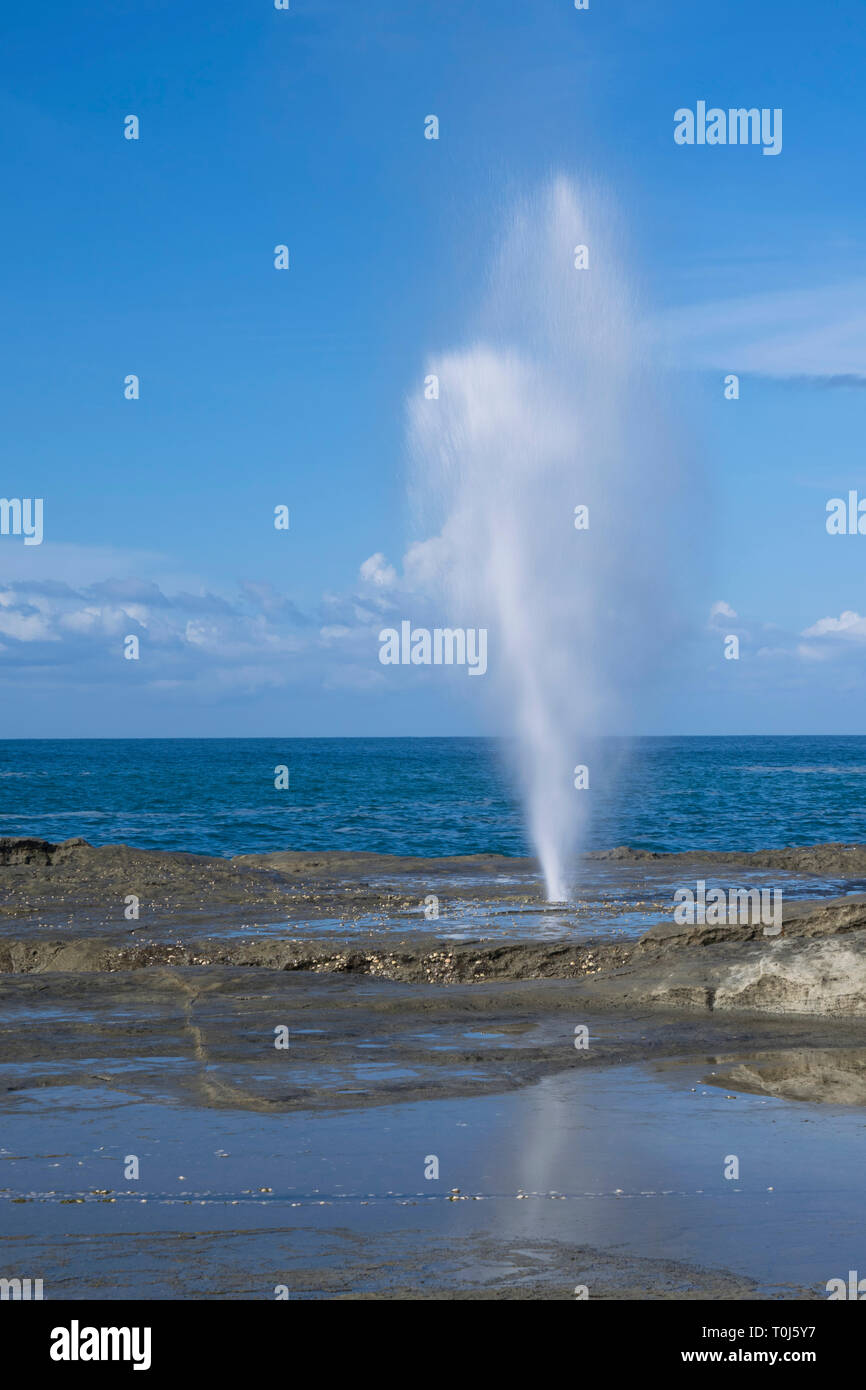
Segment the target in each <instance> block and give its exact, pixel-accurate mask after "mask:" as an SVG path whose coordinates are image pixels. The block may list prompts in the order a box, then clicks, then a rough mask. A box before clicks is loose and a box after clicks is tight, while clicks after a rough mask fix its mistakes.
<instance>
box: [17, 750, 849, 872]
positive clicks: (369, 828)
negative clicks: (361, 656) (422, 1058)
mask: <svg viewBox="0 0 866 1390" xmlns="http://www.w3.org/2000/svg"><path fill="white" fill-rule="evenodd" d="M578 761H580V762H586V763H588V765H589V766H590V787H589V789H588V791H580V792H578V791H575V793H574V795H575V798H578V797H589V798H590V800H589V802H588V805H589V809H590V816H589V820H588V834H587V847H588V848H590V849H610V848H612V847H614V846H616V845H629V846H631V847H633V848H640V849H651V850H660V851H684V850H710V849H722V850H725V849H732V850H753V849H763V848H781V847H784V846H788V845H809V844H822V843H826V842H829V841H834V840H843V841H862V840H866V809H864V795H866V781H864V774H866V737H860V736H850V737H838V738H837V737H813V736H808V737H774V736H760V737H758V736H755V737H734V738H731V737H728V738H680V737H677V738H647V739H636V740H630V741H627V742H626V741H624V740H623V741H620V740H606V741H605V742H604V745H603V746H602V747H600V748H598V749H596V750H595V755H594V756H593V755H589V756H588V755H587V752H586V750H585V749H584V750H579V753H578V754H576V755H575V762H578ZM507 765H508V758H507V756H506V753H505V751H504V750H503V747H502V746H501V745H499V744H497V742H496V741H494V740H491V739H483V738H393V739H382V738H339V739H329V738H319V739H293V738H260V739H38V740H18V739H9V740H4V741H2V742H0V833H2V834H4V835H33V836H39V837H43V838H45V839H48V840H63V839H67V838H70V837H72V836H82V837H84V838H85V839H87V840H89V841H90V842H91V843H92V844H97V845H99V844H108V843H113V842H118V841H122V842H125V843H127V844H131V845H135V846H137V847H139V848H143V849H161V850H187V851H192V852H194V853H197V854H217V855H226V856H231V855H235V854H245V853H255V852H267V851H272V850H280V849H295V850H344V851H345V850H361V851H367V852H373V853H383V854H404V855H409V854H411V855H420V856H425V857H426V856H445V855H457V854H477V853H485V852H490V853H497V854H506V855H525V854H528V853H529V852H530V848H529V845H528V843H527V840H526V835H525V830H524V825H523V817H522V814H521V807H520V800H519V796H518V794H517V791H516V788H515V786H514V784H513V781H512V779H511V777H510V775H509V773H508V772H507V770H506V769H507ZM278 766H286V767H287V768H288V769H289V787H288V789H284V790H276V789H275V786H274V778H275V768H277V767H278ZM563 775H564V776H565V777H570V775H571V769H570V767H566V768H564V769H563ZM575 805H576V807H577V805H578V803H577V801H576V802H575Z"/></svg>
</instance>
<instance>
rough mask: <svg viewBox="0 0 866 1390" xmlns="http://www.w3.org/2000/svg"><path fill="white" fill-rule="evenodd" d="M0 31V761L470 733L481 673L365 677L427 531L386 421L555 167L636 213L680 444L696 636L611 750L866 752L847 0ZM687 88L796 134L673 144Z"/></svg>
mask: <svg viewBox="0 0 866 1390" xmlns="http://www.w3.org/2000/svg"><path fill="white" fill-rule="evenodd" d="M5 18H6V24H5V34H4V43H3V45H2V47H0V123H2V137H3V146H4V185H5V194H6V208H7V211H6V215H5V216H4V219H3V233H2V235H3V242H4V245H3V255H2V260H0V275H2V278H3V282H4V283H3V287H2V297H3V305H4V313H3V320H4V332H3V334H2V347H0V352H2V361H0V391H2V403H3V420H4V430H3V456H4V468H3V482H2V488H0V493H2V495H5V496H7V497H25V496H32V497H35V496H39V497H42V498H44V499H45V540H44V542H43V544H42V545H41V546H38V547H36V546H33V547H24V546H23V545H22V543H21V539H20V538H18V537H12V536H2V537H0V699H2V708H3V726H4V733H5V734H6V735H7V736H19V737H29V736H75V735H99V734H106V735H127V736H128V735H135V734H141V735H160V734H164V735H187V734H215V735H230V734H233V733H237V734H242V735H252V734H257V733H261V734H272V733H280V734H292V733H294V734H298V735H315V734H388V733H395V734H402V733H418V734H428V733H463V732H476V731H480V730H481V729H482V728H484V727H486V726H485V724H484V719H483V716H482V713H481V710H480V707H479V705H478V701H477V698H476V696H475V694H473V692H472V691H471V690H470V689H469V687H472V686H475V685H477V684H478V683H476V682H466V681H465V680H462V681H459V682H458V681H451V682H444V683H443V682H441V681H439V682H437V681H434V680H426V681H425V680H423V679H419V680H418V681H417V682H416V683H415V684H413V686H412V687H411V689H410V688H407V687H405V686H404V687H398V686H396V685H394V684H387V683H384V682H383V680H382V675H383V673H382V671H381V669H379V668H378V663H377V660H376V653H377V650H378V647H377V644H376V642H375V635H374V634H373V636H370V639H369V641H367V645H366V647H365V645H364V643H365V641H366V640H367V637H368V636H369V635H370V633H373V629H376V628H377V627H378V624H379V620H380V617H381V614H382V613H384V612H385V611H386V608H387V605H386V603H385V597H386V595H385V590H386V589H387V585H384V584H382V583H381V582H379V583H377V582H376V580H375V578H374V579H373V580H371V579H370V578H369V575H370V574H373V575H374V576H377V577H378V578H379V580H380V581H381V579H382V576H383V574H386V573H388V571H387V568H386V566H396V568H397V571H398V573H399V570H400V562H401V557H402V556H403V555H404V553H405V551H406V549H407V546H408V545H409V544H410V542H411V540H412V539H413V531H412V523H411V519H410V516H409V512H408V507H407V503H406V481H405V478H406V444H405V403H406V398H407V395H408V394H409V393H410V392H411V391H414V390H416V389H417V386H418V382H419V380H421V379H422V378H423V372H424V363H425V360H426V359H427V357H428V355H429V354H431V353H437V352H439V351H440V350H443V349H447V348H449V347H450V346H452V345H453V344H459V343H461V342H462V341H463V339H464V337H465V334H466V332H467V322H468V320H469V319H470V317H471V314H472V312H473V309H474V307H475V306H476V305H477V304H478V302H479V300H480V298H481V292H482V286H483V284H484V281H485V276H486V274H487V269H488V265H489V260H490V255H491V251H492V248H493V247H494V246H495V244H496V239H497V235H498V232H499V227H500V222H501V217H502V209H503V208H504V207H505V206H507V202H508V198H509V197H510V196H512V195H513V194H515V193H520V192H522V191H524V190H525V189H527V188H531V187H533V186H535V185H537V184H538V183H539V182H542V181H544V180H545V179H547V178H548V177H549V176H550V175H551V174H552V173H556V172H560V171H561V172H564V173H566V174H568V175H573V176H575V177H577V178H578V179H581V178H589V179H591V180H593V181H597V182H600V183H602V184H603V185H604V186H605V187H606V188H607V190H608V191H609V193H610V194H611V195H612V196H613V198H614V199H615V200H616V202H617V203H618V205H619V207H620V210H621V214H622V216H623V219H624V222H625V226H626V228H627V237H628V242H629V258H630V261H631V264H632V266H633V268H634V270H635V273H636V275H637V277H638V279H639V281H640V284H641V287H642V293H643V298H644V302H645V305H646V313H647V328H648V332H649V334H650V339H651V341H652V343H653V346H652V349H651V358H650V361H651V363H652V364H654V365H657V369H658V373H659V381H660V388H659V389H660V391H664V393H665V395H666V398H668V399H669V401H670V408H671V410H672V411H673V413H674V415H675V417H676V419H677V421H678V422H680V423H681V425H682V428H683V430H684V432H685V433H686V435H687V437H688V440H689V448H690V451H691V453H690V468H689V479H688V481H689V487H690V488H693V492H694V496H693V498H692V497H691V496H690V498H689V506H690V512H691V516H692V521H693V527H694V529H695V531H696V532H697V533H699V537H700V546H699V551H698V555H699V558H698V560H697V562H696V561H695V559H694V556H693V555H692V554H690V555H689V558H688V559H687V560H686V559H685V558H684V563H688V564H689V565H691V566H694V570H693V573H690V574H689V575H688V582H687V583H686V584H685V585H684V586H683V593H684V599H683V608H682V612H681V614H679V615H678V617H679V619H680V621H681V626H682V631H683V640H682V642H681V645H680V646H679V647H678V649H677V651H676V653H672V654H671V657H670V660H667V661H663V662H662V663H661V668H662V669H661V673H660V678H659V680H658V681H657V683H656V686H655V687H654V688H653V692H652V694H651V696H648V698H647V699H646V700H645V701H643V702H642V703H641V707H640V709H639V710H635V712H634V717H633V725H632V727H633V728H634V729H635V730H636V731H638V732H644V733H653V732H658V733H668V732H670V733H677V732H684V733H704V732H706V733H726V732H774V731H780V732H850V733H855V732H863V731H864V720H863V699H862V692H863V688H864V686H863V677H864V674H866V672H864V666H866V618H863V617H862V615H863V614H866V593H864V573H866V537H860V536H857V537H853V536H846V537H830V536H828V535H827V533H826V530H825V527H824V515H825V512H824V508H825V503H826V501H827V499H828V498H830V497H833V496H839V495H846V494H847V492H848V490H849V489H851V488H857V487H860V488H861V489H862V491H863V493H864V495H866V470H864V468H863V437H864V430H863V423H864V411H866V392H864V389H863V387H864V385H866V243H864V215H863V214H864V198H866V194H864V184H863V179H862V150H863V148H864V144H866V130H864V125H866V112H864V107H863V103H862V100H861V99H860V90H859V89H860V86H861V84H862V72H863V70H864V57H866V54H864V47H866V42H864V26H863V23H862V5H861V4H860V3H855V0H841V2H840V3H835V4H834V5H832V6H829V7H817V6H815V5H814V4H805V3H802V2H801V3H797V2H795V3H787V4H781V3H770V2H768V0H748V3H747V0H733V3H727V4H725V5H724V6H716V7H711V6H685V5H682V4H674V3H667V0H660V2H659V3H646V0H642V3H637V0H634V3H627V2H626V3H611V2H610V0H590V8H589V10H588V11H586V12H578V11H575V10H574V8H573V5H572V4H571V3H570V0H532V3H531V4H529V3H515V2H514V0H507V2H506V3H495V0H459V2H458V0H453V3H451V2H449V0H437V3H436V4H428V3H413V0H399V2H398V0H392V2H391V0H389V3H376V0H370V3H366V4H364V5H357V4H354V3H351V0H340V3H333V2H332V0H292V7H291V10H290V11H289V12H282V11H276V10H275V9H274V8H273V4H272V0H246V3H244V4H242V5H238V4H236V3H234V0H232V3H229V2H228V0H213V2H212V3H205V2H204V0H191V3H189V4H185V5H183V6H179V5H178V4H177V3H176V0H172V2H171V3H168V0H166V3H150V2H149V0H137V3H136V4H135V5H133V6H130V5H128V4H124V3H116V4H108V3H89V4H88V3H78V4H76V5H75V6H70V5H68V4H65V3H59V0H48V2H47V3H43V4H40V5H38V6H34V5H32V4H31V5H25V4H23V3H11V2H10V3H9V5H8V6H7V9H6V13H5ZM699 99H704V100H707V101H708V103H709V104H710V105H713V104H717V105H719V106H721V107H724V108H726V107H728V106H740V105H743V106H757V107H770V108H775V107H780V108H782V110H783V113H784V124H783V130H784V142H783V150H782V153H781V154H780V155H778V156H777V157H770V158H768V157H764V156H763V155H762V153H761V151H760V149H758V148H751V147H748V148H740V147H726V148H715V149H709V148H706V147H704V148H697V147H691V148H689V147H678V146H677V145H675V143H674V141H673V138H672V133H673V113H674V111H675V110H676V109H677V108H679V107H681V106H692V107H694V105H695V103H696V102H697V101H698V100H699ZM430 112H435V113H436V114H437V115H438V116H439V118H440V121H441V132H440V139H439V140H438V141H436V142H433V141H426V140H425V139H424V138H423V122H424V118H425V116H426V115H427V114H428V113H430ZM129 113H135V114H137V115H138V116H139V118H140V121H141V138H140V140H138V141H137V142H134V141H127V140H125V139H124V138H123V121H124V117H125V116H126V115H127V114H129ZM278 243H286V244H288V245H289V247H290V253H291V269H290V270H289V271H288V272H287V273H278V272H276V271H275V270H274V268H273V248H274V246H275V245H276V244H278ZM728 371H737V372H739V373H740V377H741V386H740V390H741V395H740V399H739V400H738V401H736V402H730V401H726V400H725V399H724V397H723V391H722V382H723V378H724V375H725V374H726V372H728ZM131 372H134V373H136V374H138V375H139V376H140V379H141V399H140V400H138V401H135V402H129V401H126V400H124V397H123V379H124V377H125V376H126V375H127V373H131ZM858 377H859V378H860V380H859V382H858V381H857V378H858ZM281 502H284V503H286V504H287V505H288V506H289V507H290V508H291V517H292V522H291V530H290V532H289V533H282V532H277V531H275V530H274V529H273V526H272V524H271V516H272V512H273V507H274V505H275V504H277V503H281ZM376 555H381V556H384V557H386V559H385V561H383V562H382V564H380V565H379V566H373V567H372V568H371V567H369V566H368V568H367V575H368V578H367V579H365V578H364V577H363V575H362V573H361V567H362V565H364V562H365V561H368V560H369V559H370V557H371V556H376ZM684 557H685V552H684ZM719 603H724V604H726V605H727V606H728V607H727V609H726V610H721V611H719V610H716V613H715V615H713V605H715V604H719ZM734 614H735V615H736V617H734V616H732V615H734ZM843 614H844V615H847V616H846V617H844V618H843V617H842V615H843ZM834 623H835V624H836V626H835V627H834V626H833V624H834ZM348 629H352V631H353V632H354V631H355V629H357V631H358V634H359V635H358V640H357V641H354V640H353V641H352V642H351V643H350V644H349V646H350V648H351V654H350V655H349V656H346V655H345V647H346V644H345V643H344V644H342V646H341V643H340V641H339V640H338V637H337V636H336V635H335V634H338V633H340V632H345V631H346V630H348ZM129 631H141V632H142V633H143V634H146V636H147V642H146V648H147V659H146V660H145V659H143V660H142V661H141V662H139V663H132V662H124V661H123V660H122V658H121V657H120V655H119V653H120V649H121V643H122V637H123V635H124V634H125V633H127V632H129ZM728 632H735V633H737V634H739V635H740V638H741V652H742V655H741V659H740V661H739V662H736V663H735V662H727V663H726V662H723V661H720V659H719V653H720V648H721V636H722V635H724V634H725V633H728ZM804 634H805V635H804ZM365 652H366V653H367V656H365V655H364V653H365ZM437 674H441V673H437ZM617 731H625V730H612V732H617Z"/></svg>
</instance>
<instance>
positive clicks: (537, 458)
mask: <svg viewBox="0 0 866 1390" xmlns="http://www.w3.org/2000/svg"><path fill="white" fill-rule="evenodd" d="M505 227H506V230H505V233H504V236H503V238H502V244H501V247H500V249H499V251H498V254H497V255H496V256H495V259H494V263H493V267H492V271H491V278H490V289H489V294H488V297H487V301H486V304H485V306H484V309H483V312H482V314H481V316H480V321H479V325H478V329H477V332H476V335H475V341H474V342H473V344H472V345H471V346H468V347H464V348H461V349H460V350H457V351H452V352H448V353H445V354H443V355H442V356H440V357H438V358H436V359H434V360H433V361H431V362H430V363H429V365H428V367H427V368H426V370H427V372H429V373H435V375H436V376H437V377H438V378H439V382H440V396H439V399H438V400H435V401H431V400H427V399H423V400H413V402H412V403H411V406H410V416H411V418H410V427H411V439H412V446H413V447H412V454H413V459H414V469H415V475H414V491H415V496H416V500H417V502H418V504H419V507H420V509H421V511H422V513H423V515H424V518H425V522H426V523H427V525H428V526H429V525H430V524H431V523H432V524H433V525H434V526H435V527H437V528H439V534H438V535H437V536H436V539H435V540H434V541H431V542H428V543H427V545H428V547H429V558H430V563H431V565H433V566H434V567H435V570H436V574H437V576H438V581H439V583H440V585H441V588H442V591H443V596H444V597H445V599H446V600H447V602H448V604H449V615H450V619H451V620H452V621H454V622H464V623H465V624H466V625H474V626H486V627H487V628H488V631H489V651H490V672H489V675H488V677H487V680H488V683H489V694H491V695H492V697H493V701H492V710H491V716H492V718H493V719H495V722H496V726H497V727H498V728H503V727H504V728H505V729H506V730H507V731H508V732H510V733H511V734H512V735H513V736H514V737H513V739H512V740H511V742H513V745H514V748H515V763H516V771H517V775H518V777H519V782H520V786H521V788H522V794H523V798H524V803H525V808H526V818H527V827H528V832H529V836H530V838H531V840H532V843H533V846H534V848H535V852H536V854H537V856H538V859H539V862H540V865H541V869H542V873H543V876H544V882H545V888H546V892H547V896H548V898H549V899H550V900H552V901H562V900H564V899H566V898H567V897H568V896H569V891H570V888H571V886H572V883H573V876H574V873H575V868H576V863H577V856H578V853H579V850H580V846H581V844H582V842H583V840H584V837H585V833H586V828H587V817H588V812H589V806H590V804H591V797H592V787H593V778H594V776H598V775H602V773H603V769H602V767H601V765H600V764H599V763H598V761H597V759H598V756H599V755H598V754H597V753H596V754H595V757H596V761H595V763H593V759H592V757H591V756H590V753H589V750H590V747H591V746H593V747H594V746H595V745H594V740H595V739H596V738H597V737H598V736H599V735H600V734H602V733H604V732H607V731H608V727H607V726H608V724H609V722H610V720H611V719H612V718H616V716H617V711H619V710H621V709H622V706H623V704H624V703H628V701H629V700H630V699H632V700H633V699H635V698H637V693H636V690H635V685H636V678H637V673H638V672H640V671H642V670H643V669H644V667H645V663H646V660H647V658H648V657H649V656H650V655H651V651H652V648H653V645H654V644H653V641H652V640H651V637H650V634H649V633H648V631H647V624H648V620H650V621H651V620H652V617H653V612H654V607H655V609H656V611H657V609H658V605H659V603H660V583H659V569H660V564H659V553H658V552H659V543H660V535H659V530H658V529H657V528H654V520H656V519H658V518H659V517H660V515H661V511H662V510H663V509H664V506H665V502H666V499H667V497H668V495H669V488H670V483H671V480H672V478H671V475H672V470H671V468H670V464H669V457H668V443H667V435H666V432H665V430H664V429H663V427H662V424H661V421H660V418H659V410H658V406H657V403H656V401H655V397H654V392H653V389H652V378H651V376H650V375H649V374H648V373H647V372H646V370H645V369H644V365H643V364H642V362H641V360H640V353H639V349H638V342H639V339H640V334H639V329H638V324H639V318H638V314H637V310H636V307H635V300H634V295H633V293H632V291H631V290H630V287H629V280H628V277H627V275H626V274H625V272H624V270H623V267H622V264H621V258H620V257H619V256H618V253H617V248H618V245H619V241H620V238H619V237H618V234H617V230H616V221H615V219H614V218H613V216H612V215H611V212H610V209H609V207H608V206H607V205H606V203H605V201H604V199H602V198H601V197H599V196H598V195H596V194H584V193H581V192H579V191H578V189H577V188H576V186H575V185H574V184H573V183H572V182H571V181H569V180H566V179H558V180H556V181H555V182H554V183H553V184H551V185H550V186H548V187H546V188H544V189H542V190H541V191H540V192H539V193H538V194H537V195H535V196H534V197H532V198H529V199H526V200H525V201H523V202H522V203H520V204H518V205H517V206H516V207H514V209H513V210H512V212H511V214H510V215H509V217H507V218H506V219H505ZM577 248H585V251H578V250H577ZM581 262H586V265H585V268H578V264H579V263H581ZM576 263H578V264H576ZM576 507H585V508H587V512H586V518H587V519H588V526H587V527H586V528H585V529H576V526H575V508H576ZM428 534H429V531H428ZM458 615H460V616H458ZM656 635H657V630H656ZM577 764H586V765H589V774H590V780H589V788H588V789H583V790H577V789H576V788H575V777H574V770H575V766H576V765H577Z"/></svg>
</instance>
